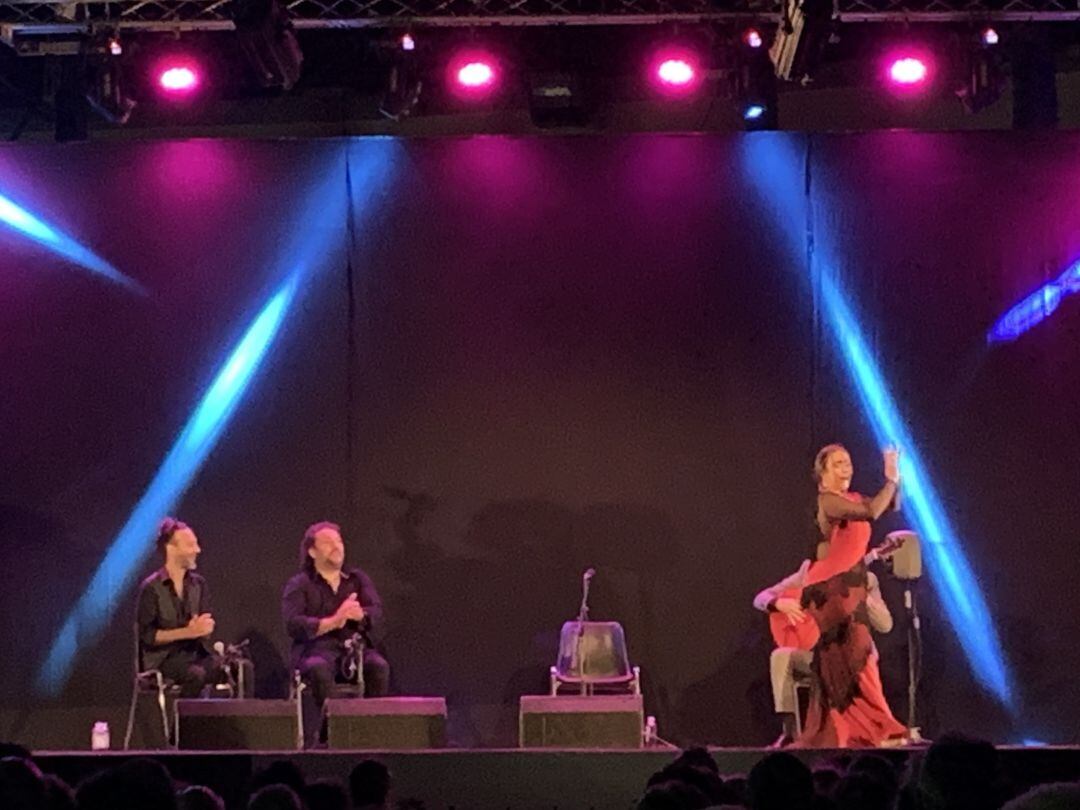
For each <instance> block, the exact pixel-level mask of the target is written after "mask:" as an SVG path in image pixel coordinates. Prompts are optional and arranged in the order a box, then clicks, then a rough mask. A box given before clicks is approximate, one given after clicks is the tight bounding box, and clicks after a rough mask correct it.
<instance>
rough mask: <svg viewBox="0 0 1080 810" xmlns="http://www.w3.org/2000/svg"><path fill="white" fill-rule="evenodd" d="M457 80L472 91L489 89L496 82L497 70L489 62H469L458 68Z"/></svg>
mask: <svg viewBox="0 0 1080 810" xmlns="http://www.w3.org/2000/svg"><path fill="white" fill-rule="evenodd" d="M457 80H458V84H460V85H461V86H462V87H467V88H470V89H476V88H481V87H488V86H490V85H491V84H492V83H494V81H495V69H494V68H493V67H492V66H491V65H490V64H488V63H487V62H483V61H477V62H468V63H466V64H464V65H462V66H461V67H460V68H458V72H457Z"/></svg>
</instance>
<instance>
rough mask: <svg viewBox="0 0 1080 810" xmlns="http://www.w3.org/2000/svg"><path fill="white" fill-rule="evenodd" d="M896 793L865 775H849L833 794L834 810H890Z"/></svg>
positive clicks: (883, 783) (875, 779) (884, 784)
mask: <svg viewBox="0 0 1080 810" xmlns="http://www.w3.org/2000/svg"><path fill="white" fill-rule="evenodd" d="M895 801H896V791H895V790H893V789H892V787H890V786H889V785H888V784H887V783H885V782H883V781H881V780H880V779H878V778H876V777H874V776H871V775H870V774H867V773H858V772H855V773H851V772H848V774H847V776H845V777H844V778H843V779H841V780H840V784H838V785H837V786H836V791H835V792H834V793H833V804H834V806H835V807H836V810H892V808H893V804H894V802H895Z"/></svg>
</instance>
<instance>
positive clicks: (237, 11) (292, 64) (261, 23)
mask: <svg viewBox="0 0 1080 810" xmlns="http://www.w3.org/2000/svg"><path fill="white" fill-rule="evenodd" d="M232 18H233V24H234V25H235V26H236V36H237V38H238V40H239V42H240V50H241V51H242V52H243V54H244V56H245V58H246V59H247V61H248V64H249V65H251V67H252V69H253V70H254V71H255V74H256V76H257V77H258V82H259V84H260V85H261V86H262V87H266V88H280V89H282V90H289V89H291V88H292V86H293V85H295V84H296V82H297V81H299V80H300V72H301V69H302V67H303V64H304V52H303V51H302V50H301V49H300V43H299V42H298V41H297V39H296V34H295V33H294V31H293V24H292V20H290V19H289V13H288V11H287V10H286V9H285V8H284V7H283V6H282V5H281V3H279V2H278V0H232Z"/></svg>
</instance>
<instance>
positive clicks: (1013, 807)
mask: <svg viewBox="0 0 1080 810" xmlns="http://www.w3.org/2000/svg"><path fill="white" fill-rule="evenodd" d="M1077 807H1080V782H1053V783H1050V784H1046V785H1039V786H1038V787H1036V788H1032V789H1031V790H1029V791H1028V792H1027V793H1025V794H1024V795H1023V796H1018V797H1017V798H1015V799H1013V800H1012V801H1011V802H1008V803H1006V804H1005V805H1004V806H1003V807H1002V808H1001V810H1076V808H1077Z"/></svg>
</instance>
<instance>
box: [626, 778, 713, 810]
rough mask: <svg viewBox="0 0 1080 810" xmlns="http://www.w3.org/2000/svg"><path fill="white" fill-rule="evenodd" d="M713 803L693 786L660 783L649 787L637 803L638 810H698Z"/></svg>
mask: <svg viewBox="0 0 1080 810" xmlns="http://www.w3.org/2000/svg"><path fill="white" fill-rule="evenodd" d="M712 805H713V802H712V801H711V800H710V799H709V797H708V796H706V795H705V794H704V793H702V792H701V791H700V790H698V789H697V788H696V787H694V786H693V785H688V784H686V783H685V782H679V781H672V782H660V783H658V784H655V785H652V786H650V787H649V788H648V789H646V791H645V795H644V796H642V797H641V801H639V802H638V806H637V808H638V810H700V808H705V807H710V806H712Z"/></svg>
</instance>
